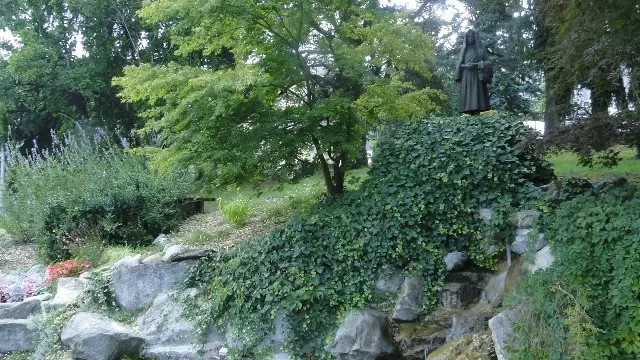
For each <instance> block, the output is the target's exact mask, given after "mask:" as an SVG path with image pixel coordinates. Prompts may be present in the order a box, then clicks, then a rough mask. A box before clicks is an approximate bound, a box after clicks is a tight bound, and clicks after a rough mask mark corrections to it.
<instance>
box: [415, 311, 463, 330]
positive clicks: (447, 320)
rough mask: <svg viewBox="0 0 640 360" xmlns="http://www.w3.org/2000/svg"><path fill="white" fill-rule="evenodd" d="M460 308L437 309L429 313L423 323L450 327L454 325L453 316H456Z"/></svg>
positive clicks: (445, 327)
mask: <svg viewBox="0 0 640 360" xmlns="http://www.w3.org/2000/svg"><path fill="white" fill-rule="evenodd" d="M459 312H460V310H452V309H436V311H434V312H432V313H430V314H429V315H427V316H426V317H425V318H424V320H423V321H422V323H424V324H428V325H431V326H439V327H441V328H443V329H449V328H450V327H451V326H453V317H454V316H456V315H457V314H458V313H459Z"/></svg>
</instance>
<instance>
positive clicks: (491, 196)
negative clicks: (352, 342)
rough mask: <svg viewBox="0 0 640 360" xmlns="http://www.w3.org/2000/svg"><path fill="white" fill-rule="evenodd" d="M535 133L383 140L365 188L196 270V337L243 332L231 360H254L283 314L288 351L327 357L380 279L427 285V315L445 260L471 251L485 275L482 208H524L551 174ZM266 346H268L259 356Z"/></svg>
mask: <svg viewBox="0 0 640 360" xmlns="http://www.w3.org/2000/svg"><path fill="white" fill-rule="evenodd" d="M534 149H535V144H534V142H533V134H532V133H531V132H530V131H529V130H528V129H527V128H526V127H525V126H524V125H523V124H522V123H520V122H518V121H514V120H513V119H509V118H504V117H496V116H493V117H492V116H479V117H468V118H465V117H462V118H453V119H430V120H428V121H424V122H419V123H412V124H406V125H402V126H396V127H392V128H388V129H386V131H384V132H383V134H381V136H380V139H379V141H378V143H377V146H376V153H375V155H374V161H373V166H372V167H371V169H370V171H369V177H368V178H367V179H366V180H365V181H364V182H363V183H362V185H361V187H360V189H359V190H357V191H351V192H347V193H346V194H345V195H343V196H342V197H338V198H327V199H325V201H323V202H322V203H320V204H316V205H314V206H312V207H311V208H310V209H308V211H306V212H304V213H303V215H301V216H299V217H297V218H294V219H293V220H292V221H291V222H290V223H289V224H287V225H285V226H284V227H282V228H280V229H277V230H275V231H273V232H272V233H271V234H269V235H268V236H266V237H265V238H262V239H255V240H254V241H252V242H249V243H247V244H242V245H238V246H237V247H236V248H234V249H232V250H231V251H229V252H226V253H222V254H220V256H219V257H216V258H215V259H209V260H205V261H201V262H199V263H198V265H197V266H196V267H194V268H193V270H192V271H191V274H190V276H189V279H188V281H187V284H186V285H187V286H190V287H191V286H193V287H198V288H200V289H202V291H200V292H199V294H200V297H197V298H195V299H193V300H192V303H191V304H190V306H188V307H187V308H188V312H189V315H191V316H192V317H193V318H195V319H196V321H197V324H198V327H199V329H200V330H201V331H203V333H206V329H207V328H208V327H209V326H211V325H217V326H219V327H220V328H227V327H230V328H232V329H240V330H242V331H243V334H244V335H243V342H242V344H243V346H242V348H241V349H238V350H237V353H236V354H235V355H239V356H248V357H258V358H260V356H261V355H260V356H258V354H260V352H261V351H268V349H265V345H267V344H265V343H264V342H263V340H264V334H268V333H270V331H272V330H273V328H272V324H273V319H274V317H275V316H276V315H277V314H279V313H281V312H282V311H284V312H286V313H288V320H289V323H290V326H291V332H290V334H291V337H290V339H289V340H290V343H289V344H288V346H289V349H290V350H291V352H292V353H294V354H295V355H296V356H297V358H302V359H310V358H324V357H326V354H325V353H324V351H323V347H324V345H325V341H326V340H327V339H328V338H329V337H330V334H331V332H332V331H333V330H335V328H336V324H337V321H338V319H339V317H340V316H342V315H344V314H345V313H346V312H348V311H350V310H352V309H354V308H360V307H363V306H364V305H365V304H366V303H367V302H368V301H370V300H371V297H372V293H373V291H372V285H373V283H374V281H375V280H376V278H377V277H378V276H379V275H380V273H381V272H383V271H385V270H387V269H394V270H400V271H404V272H405V273H410V274H417V275H421V276H423V277H424V278H425V279H426V280H427V281H426V283H428V284H429V286H428V287H427V288H426V289H425V294H424V295H425V296H424V302H425V303H424V306H425V307H431V306H434V305H435V302H436V296H435V294H436V293H437V292H438V291H439V290H440V289H441V288H442V284H443V278H444V274H445V267H444V261H443V253H444V252H445V251H448V250H451V249H458V250H469V251H472V252H473V253H474V254H476V257H475V259H476V260H478V262H480V263H483V264H487V263H489V262H490V261H488V260H489V259H488V257H487V255H486V254H484V253H483V252H482V251H479V249H480V248H481V246H482V230H483V229H482V221H481V220H480V219H479V217H478V209H479V208H480V207H483V206H490V205H492V204H496V203H499V204H503V205H504V206H518V205H521V204H522V203H523V202H528V201H529V198H528V195H527V194H530V192H529V191H524V192H522V191H521V190H522V189H525V190H527V189H531V188H532V183H531V181H532V180H533V179H539V180H541V174H545V173H546V174H548V173H549V167H548V165H547V164H546V163H545V162H544V161H542V160H541V159H540V158H539V157H537V156H536V154H535V151H534ZM267 347H268V346H267Z"/></svg>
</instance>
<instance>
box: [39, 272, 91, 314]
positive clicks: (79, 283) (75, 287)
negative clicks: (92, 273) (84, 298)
mask: <svg viewBox="0 0 640 360" xmlns="http://www.w3.org/2000/svg"><path fill="white" fill-rule="evenodd" d="M86 284H87V280H86V279H80V278H59V279H58V285H57V287H56V295H55V296H54V297H53V300H51V301H46V302H43V303H42V304H43V306H44V310H45V312H50V311H54V310H56V309H59V308H61V307H64V306H67V305H69V304H72V303H73V302H75V301H76V300H78V299H79V298H80V296H81V295H82V293H83V292H84V287H85V285H86Z"/></svg>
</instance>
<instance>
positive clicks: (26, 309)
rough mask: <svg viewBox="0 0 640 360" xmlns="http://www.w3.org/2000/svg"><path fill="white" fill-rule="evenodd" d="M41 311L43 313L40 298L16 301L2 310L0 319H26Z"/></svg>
mask: <svg viewBox="0 0 640 360" xmlns="http://www.w3.org/2000/svg"><path fill="white" fill-rule="evenodd" d="M40 313H42V305H41V303H40V300H38V299H30V300H26V301H22V302H19V303H16V304H15V305H13V306H12V307H10V308H8V309H3V310H0V319H26V318H28V317H29V316H31V315H36V314H40Z"/></svg>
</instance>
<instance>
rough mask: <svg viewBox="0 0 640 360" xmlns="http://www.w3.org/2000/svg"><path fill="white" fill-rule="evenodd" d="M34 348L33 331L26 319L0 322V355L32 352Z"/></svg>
mask: <svg viewBox="0 0 640 360" xmlns="http://www.w3.org/2000/svg"><path fill="white" fill-rule="evenodd" d="M34 346H35V339H34V336H33V331H31V330H29V328H28V327H27V320H26V319H2V320H0V354H2V353H9V352H14V351H15V352H18V351H26V350H32V349H33V348H34Z"/></svg>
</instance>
